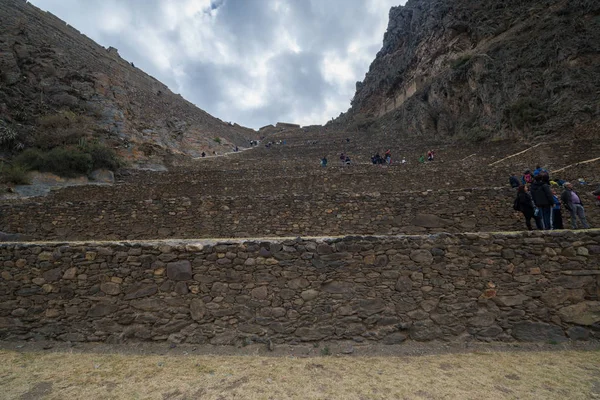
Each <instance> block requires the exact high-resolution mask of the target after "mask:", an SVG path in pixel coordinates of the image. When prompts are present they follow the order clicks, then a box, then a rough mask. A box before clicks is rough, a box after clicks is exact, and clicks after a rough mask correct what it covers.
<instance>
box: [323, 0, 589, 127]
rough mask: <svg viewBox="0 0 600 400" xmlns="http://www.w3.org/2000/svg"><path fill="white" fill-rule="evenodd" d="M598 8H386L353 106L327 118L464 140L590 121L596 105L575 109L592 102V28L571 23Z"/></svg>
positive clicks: (505, 4) (499, 4) (443, 3)
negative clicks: (385, 22) (384, 28)
mask: <svg viewBox="0 0 600 400" xmlns="http://www.w3.org/2000/svg"><path fill="white" fill-rule="evenodd" d="M599 10H600V5H599V4H598V2H596V1H594V0H576V1H569V2H562V1H560V0H550V1H546V2H538V3H536V4H533V5H532V4H531V3H528V2H522V1H518V0H509V1H504V0H485V1H469V0H452V1H447V0H433V1H430V0H415V1H409V2H408V3H407V4H406V5H405V6H398V7H392V9H391V11H390V15H389V24H388V29H387V32H386V33H385V36H384V39H383V46H382V48H381V50H380V51H379V53H378V54H377V57H376V58H375V60H374V61H373V63H372V64H371V66H370V68H369V72H368V73H367V74H366V77H365V79H364V81H362V82H358V83H357V85H356V94H355V96H354V98H353V100H352V107H351V108H350V110H349V111H348V113H346V114H343V115H342V116H340V117H339V118H338V119H337V120H336V121H335V122H334V123H333V124H332V125H333V126H335V125H336V123H337V124H340V125H347V124H350V125H354V126H358V127H359V128H363V129H364V128H366V127H368V126H369V125H370V124H372V123H373V122H375V126H385V127H386V130H389V129H392V130H396V131H399V132H401V133H402V134H403V135H418V136H436V137H439V136H454V137H455V136H462V137H467V138H471V139H476V138H477V139H486V138H493V137H511V135H513V134H516V133H517V132H522V131H523V130H525V131H533V132H543V133H548V132H563V131H564V130H565V129H568V130H572V127H573V125H581V126H582V129H587V128H584V127H586V126H589V127H590V129H591V128H592V127H593V126H594V121H597V118H598V115H599V112H600V111H599V110H598V109H595V110H594V111H592V112H591V113H589V112H583V111H576V110H581V108H580V107H585V106H586V105H590V104H593V101H594V100H593V91H590V90H589V88H590V84H591V82H596V81H598V79H599V77H600V72H599V71H598V70H597V68H596V69H595V68H594V67H593V65H594V61H593V60H594V58H593V57H594V56H593V54H595V53H597V52H598V51H599V50H600V49H599V47H598V46H599V45H598V43H600V30H599V29H598V27H597V26H592V25H587V24H586V25H585V26H577V25H576V24H573V23H572V21H574V20H588V19H590V18H592V19H593V18H594V16H595V15H597V14H598V11H599ZM551 44H552V45H551ZM553 46H556V47H553ZM556 48H558V49H559V50H558V51H557V50H555V49H556ZM550 60H553V61H550ZM534 77H544V78H543V79H544V80H545V81H546V82H552V83H551V86H552V88H553V89H552V90H551V91H550V92H549V91H547V90H546V89H545V88H544V86H543V85H537V84H536V83H535V82H536V81H537V78H534ZM566 82H569V84H568V85H567V86H562V85H563V84H565V83H566ZM500 87H502V88H503V90H498V88H500ZM557 99H560V101H559V102H558V103H557V102H556V100H557ZM524 113H527V115H525V114H524ZM596 128H597V126H596Z"/></svg>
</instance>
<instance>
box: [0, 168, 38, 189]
mask: <svg viewBox="0 0 600 400" xmlns="http://www.w3.org/2000/svg"><path fill="white" fill-rule="evenodd" d="M0 179H1V180H2V182H3V183H12V184H14V185H29V184H30V183H31V180H30V179H29V171H28V170H27V169H26V168H25V167H23V166H22V165H8V164H4V163H2V164H0Z"/></svg>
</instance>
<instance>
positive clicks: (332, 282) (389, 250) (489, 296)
mask: <svg viewBox="0 0 600 400" xmlns="http://www.w3.org/2000/svg"><path fill="white" fill-rule="evenodd" d="M0 263H1V265H2V269H1V271H2V272H1V279H0V338H1V339H16V338H18V339H30V338H35V339H59V340H67V341H105V342H122V341H127V340H154V341H166V340H168V341H172V342H188V343H212V344H240V343H249V342H252V341H255V342H261V341H262V342H267V341H269V340H271V341H273V342H275V343H282V342H288V343H294V342H302V341H319V340H346V339H348V340H354V341H357V342H363V341H377V342H381V343H386V344H394V343H400V342H402V341H404V340H406V339H409V338H410V339H412V340H418V341H428V340H434V339H442V340H451V339H460V340H467V339H470V338H474V339H478V340H501V341H512V340H523V341H530V340H531V341H556V342H559V341H563V340H567V339H568V338H571V339H587V338H590V337H600V324H599V321H600V301H599V295H600V289H599V286H600V285H599V283H600V231H596V230H592V231H581V232H552V233H539V232H537V233H531V234H530V233H518V234H493V235H491V234H457V235H448V234H443V235H435V236H395V237H346V238H343V239H335V240H325V239H308V238H307V239H293V240H292V239H289V240H287V239H282V240H278V241H269V240H260V239H257V240H256V241H252V242H248V241H241V240H240V241H228V242H222V243H217V242H216V241H214V242H209V241H204V242H200V241H179V242H166V241H159V242H146V243H136V242H122V243H119V242H104V243H87V244H84V243H6V244H2V245H0Z"/></svg>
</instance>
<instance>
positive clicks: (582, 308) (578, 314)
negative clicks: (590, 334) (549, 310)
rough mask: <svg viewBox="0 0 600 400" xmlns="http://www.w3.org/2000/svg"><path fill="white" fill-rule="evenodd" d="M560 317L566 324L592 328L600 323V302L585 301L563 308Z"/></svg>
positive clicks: (559, 313)
mask: <svg viewBox="0 0 600 400" xmlns="http://www.w3.org/2000/svg"><path fill="white" fill-rule="evenodd" d="M558 316H559V317H560V318H561V319H562V320H563V321H564V322H570V323H573V324H577V325H585V326H590V325H594V324H595V323H597V322H600V301H583V302H581V303H578V304H574V305H572V306H568V307H563V308H561V309H560V310H559V311H558Z"/></svg>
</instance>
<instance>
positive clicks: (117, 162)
mask: <svg viewBox="0 0 600 400" xmlns="http://www.w3.org/2000/svg"><path fill="white" fill-rule="evenodd" d="M82 149H83V150H84V151H85V152H86V153H88V154H89V155H90V156H91V157H92V169H100V168H104V169H109V170H111V171H114V170H116V169H118V168H119V167H121V166H122V164H123V163H122V161H121V159H120V158H119V157H118V156H117V153H116V152H115V151H114V150H113V149H111V148H110V147H106V146H104V145H102V144H100V143H91V144H85V145H84V146H82Z"/></svg>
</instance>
